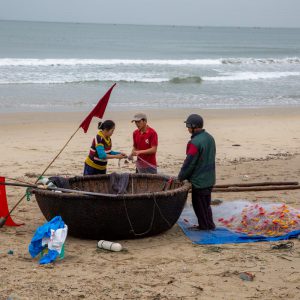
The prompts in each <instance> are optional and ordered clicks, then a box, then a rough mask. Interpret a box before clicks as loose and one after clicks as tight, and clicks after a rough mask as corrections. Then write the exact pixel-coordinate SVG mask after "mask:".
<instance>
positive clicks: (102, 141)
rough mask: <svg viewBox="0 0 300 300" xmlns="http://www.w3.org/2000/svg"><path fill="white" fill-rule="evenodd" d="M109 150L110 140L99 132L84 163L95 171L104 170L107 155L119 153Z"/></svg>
mask: <svg viewBox="0 0 300 300" xmlns="http://www.w3.org/2000/svg"><path fill="white" fill-rule="evenodd" d="M111 148H112V141H111V138H110V137H107V138H106V137H105V136H104V135H103V133H102V131H101V130H100V131H99V132H98V134H97V135H96V136H95V137H94V139H93V142H92V145H91V148H90V152H89V155H88V157H87V158H86V160H85V163H86V164H87V165H89V166H90V167H92V168H95V169H97V170H105V169H106V166H107V158H106V156H107V154H112V155H115V154H119V152H115V151H112V150H111Z"/></svg>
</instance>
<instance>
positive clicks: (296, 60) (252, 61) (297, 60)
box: [222, 57, 300, 65]
mask: <svg viewBox="0 0 300 300" xmlns="http://www.w3.org/2000/svg"><path fill="white" fill-rule="evenodd" d="M222 64H224V65H226V64H245V65H258V64H264V65H266V64H267V65H271V64H300V57H286V58H227V59H222Z"/></svg>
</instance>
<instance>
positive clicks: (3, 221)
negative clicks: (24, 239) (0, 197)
mask: <svg viewBox="0 0 300 300" xmlns="http://www.w3.org/2000/svg"><path fill="white" fill-rule="evenodd" d="M80 128H81V127H78V128H77V129H76V131H75V132H74V133H73V134H72V135H71V136H70V138H69V139H68V141H67V142H66V143H65V144H64V146H63V147H62V148H61V149H60V151H59V152H58V153H57V154H56V156H55V157H54V158H53V159H52V161H51V162H50V163H49V164H48V166H47V167H46V168H45V170H44V171H43V172H42V174H41V175H40V176H39V177H38V178H37V179H36V181H35V182H34V184H36V183H37V182H38V181H39V179H40V177H41V176H43V175H44V174H45V173H46V172H47V170H48V169H49V168H50V167H51V165H52V164H53V163H54V162H55V160H56V159H57V158H58V157H59V155H60V154H61V153H62V152H63V151H64V150H65V148H66V147H67V146H68V144H69V143H70V141H71V140H72V138H73V137H74V136H75V134H76V133H77V132H78V130H79V129H80ZM25 197H26V194H24V195H23V196H22V197H21V198H20V200H19V201H18V202H17V203H16V204H15V205H14V206H13V208H12V209H11V210H10V211H9V212H8V214H7V215H6V216H5V217H0V228H2V227H3V226H4V224H5V222H6V220H7V218H8V217H9V216H10V215H11V214H12V212H13V211H14V210H15V209H16V208H17V207H18V206H19V204H20V203H21V202H22V201H23V200H24V198H25Z"/></svg>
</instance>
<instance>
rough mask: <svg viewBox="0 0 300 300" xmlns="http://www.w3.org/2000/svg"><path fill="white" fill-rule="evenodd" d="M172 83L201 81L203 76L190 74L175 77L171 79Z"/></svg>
mask: <svg viewBox="0 0 300 300" xmlns="http://www.w3.org/2000/svg"><path fill="white" fill-rule="evenodd" d="M169 82H170V83H176V84H180V83H201V82H202V78H201V77H199V76H190V77H174V78H172V79H170V80H169Z"/></svg>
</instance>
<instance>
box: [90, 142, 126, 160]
mask: <svg viewBox="0 0 300 300" xmlns="http://www.w3.org/2000/svg"><path fill="white" fill-rule="evenodd" d="M96 150H97V154H98V156H99V158H100V159H113V158H119V159H121V158H125V155H124V154H122V153H120V152H114V151H110V152H109V153H106V152H105V150H104V145H103V144H98V146H97V147H96Z"/></svg>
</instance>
